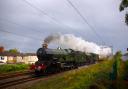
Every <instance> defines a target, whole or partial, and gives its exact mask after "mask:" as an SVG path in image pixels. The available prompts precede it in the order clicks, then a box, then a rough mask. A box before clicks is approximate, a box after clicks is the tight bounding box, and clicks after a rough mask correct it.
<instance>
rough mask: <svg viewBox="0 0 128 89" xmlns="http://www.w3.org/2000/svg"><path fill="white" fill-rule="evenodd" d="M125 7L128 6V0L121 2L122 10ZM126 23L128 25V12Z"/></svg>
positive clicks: (127, 13)
mask: <svg viewBox="0 0 128 89" xmlns="http://www.w3.org/2000/svg"><path fill="white" fill-rule="evenodd" d="M125 8H128V0H122V2H121V4H120V7H119V9H120V11H123V10H124V9H125ZM125 23H126V24H127V25H128V12H126V14H125Z"/></svg>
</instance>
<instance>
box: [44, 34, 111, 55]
mask: <svg viewBox="0 0 128 89" xmlns="http://www.w3.org/2000/svg"><path fill="white" fill-rule="evenodd" d="M44 43H47V44H50V43H60V44H61V45H64V46H66V47H68V48H71V49H74V50H77V51H83V52H87V53H96V54H100V55H102V56H106V55H110V54H111V48H109V47H104V46H99V45H97V44H96V43H93V42H88V41H86V40H83V39H82V38H81V37H76V36H74V35H73V34H64V35H62V34H52V35H49V36H48V37H46V38H45V39H44Z"/></svg>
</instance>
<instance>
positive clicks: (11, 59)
mask: <svg viewBox="0 0 128 89" xmlns="http://www.w3.org/2000/svg"><path fill="white" fill-rule="evenodd" d="M37 60H38V58H37V56H36V54H35V53H9V52H2V53H0V61H1V62H4V63H7V64H10V63H12V64H13V63H14V64H15V63H25V64H32V63H35V62H36V61H37Z"/></svg>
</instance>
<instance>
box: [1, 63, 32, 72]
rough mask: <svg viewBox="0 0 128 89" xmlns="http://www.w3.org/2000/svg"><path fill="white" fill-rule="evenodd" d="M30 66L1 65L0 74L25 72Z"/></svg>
mask: <svg viewBox="0 0 128 89" xmlns="http://www.w3.org/2000/svg"><path fill="white" fill-rule="evenodd" d="M28 67H29V65H27V64H6V65H0V73H6V72H14V71H23V70H26V69H28Z"/></svg>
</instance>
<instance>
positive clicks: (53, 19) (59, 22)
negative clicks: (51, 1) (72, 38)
mask: <svg viewBox="0 0 128 89" xmlns="http://www.w3.org/2000/svg"><path fill="white" fill-rule="evenodd" d="M22 1H24V2H25V3H26V4H28V5H29V6H31V7H32V8H34V9H35V10H37V11H39V12H41V13H42V14H43V15H46V16H47V17H49V18H50V19H51V20H52V21H54V22H55V23H57V24H62V25H63V26H66V27H68V28H70V29H72V28H71V27H70V26H68V25H66V24H64V23H62V22H61V21H59V20H57V19H56V18H55V17H53V16H50V15H48V14H47V13H46V12H45V11H44V10H42V9H39V8H38V7H36V6H35V5H33V4H32V3H30V2H29V1H27V0H22Z"/></svg>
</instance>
